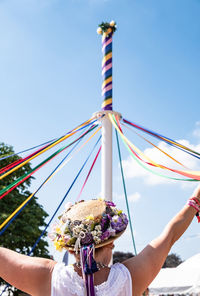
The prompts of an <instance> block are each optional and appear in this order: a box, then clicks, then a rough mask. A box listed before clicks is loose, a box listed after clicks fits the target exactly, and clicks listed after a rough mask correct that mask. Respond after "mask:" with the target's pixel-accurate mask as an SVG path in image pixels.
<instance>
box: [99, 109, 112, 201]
mask: <svg viewBox="0 0 200 296" xmlns="http://www.w3.org/2000/svg"><path fill="white" fill-rule="evenodd" d="M101 191H102V192H101V193H102V198H104V199H105V200H110V201H112V123H111V122H110V120H109V118H108V114H107V113H106V114H105V116H104V117H103V118H102V152H101Z"/></svg>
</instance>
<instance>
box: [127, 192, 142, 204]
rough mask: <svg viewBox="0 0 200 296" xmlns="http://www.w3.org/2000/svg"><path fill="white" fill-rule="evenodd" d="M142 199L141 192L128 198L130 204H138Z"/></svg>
mask: <svg viewBox="0 0 200 296" xmlns="http://www.w3.org/2000/svg"><path fill="white" fill-rule="evenodd" d="M140 198H141V194H140V193H139V192H135V193H133V194H131V195H129V196H128V200H129V201H130V202H137V201H138V200H139V199H140Z"/></svg>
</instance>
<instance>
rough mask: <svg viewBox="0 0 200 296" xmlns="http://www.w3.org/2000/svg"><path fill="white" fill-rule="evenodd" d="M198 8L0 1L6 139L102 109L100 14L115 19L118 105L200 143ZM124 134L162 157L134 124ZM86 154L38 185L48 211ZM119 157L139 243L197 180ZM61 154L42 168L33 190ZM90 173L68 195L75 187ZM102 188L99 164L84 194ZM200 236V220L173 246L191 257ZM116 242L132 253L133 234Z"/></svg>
mask: <svg viewBox="0 0 200 296" xmlns="http://www.w3.org/2000/svg"><path fill="white" fill-rule="evenodd" d="M199 14H200V1H197V0H196V1H195V0H191V1H186V0H181V1H180V0H179V1H178V0H176V1H174V0H173V1H172V0H168V1H152V0H149V1H139V0H136V1H130V0H123V1H119V0H115V1H114V0H105V1H103V0H72V1H68V0H66V1H64V0H57V1H56V0H48V1H47V0H18V1H14V0H1V1H0V38H1V42H0V81H1V87H0V103H1V126H0V135H1V137H0V140H1V141H3V142H5V143H7V144H11V145H13V146H14V148H15V150H16V151H19V150H22V149H24V148H28V147H31V146H33V145H35V144H39V143H42V142H44V141H46V140H49V139H52V138H54V137H57V136H60V135H62V134H63V133H65V132H67V131H69V130H70V129H72V128H73V127H75V126H77V125H78V124H79V123H81V122H83V121H84V120H86V119H88V118H89V117H90V116H91V115H92V114H93V113H94V112H96V111H99V110H100V108H101V107H100V106H101V101H102V98H101V81H102V79H101V58H102V55H101V38H100V36H98V35H97V34H96V29H97V26H98V24H99V23H101V22H102V21H111V20H115V21H116V22H117V26H118V30H117V32H116V34H115V35H114V41H113V71H114V72H113V81H114V82H113V108H114V110H116V111H119V112H121V113H122V115H123V117H124V118H126V119H129V120H132V121H134V122H137V123H139V124H141V125H143V126H146V127H147V128H149V129H152V130H155V131H157V132H159V133H162V134H164V135H166V136H169V137H171V138H173V139H175V140H180V141H183V143H185V144H187V145H189V146H191V147H193V148H195V149H196V150H198V151H200V144H199V143H200V122H199V105H200V104H199V93H200V85H199V76H200V41H199V33H200V20H199ZM127 135H128V137H129V138H130V139H131V140H132V141H133V142H134V143H135V144H136V145H138V146H139V147H140V149H141V150H143V151H145V153H147V154H148V155H151V156H152V157H155V158H154V159H155V160H160V161H161V158H160V155H158V154H157V153H155V151H154V150H152V149H151V148H150V147H149V146H147V145H146V144H144V143H143V142H141V141H140V140H138V138H137V136H135V135H134V134H131V133H130V132H128V131H127ZM115 143H116V142H115V139H114V164H113V168H114V174H113V187H114V190H113V191H114V193H113V196H114V199H115V201H117V200H118V203H119V206H120V207H122V208H123V209H124V210H125V202H124V199H123V197H122V196H123V189H122V186H121V182H120V172H119V167H118V159H117V155H116V147H115V146H116V145H115ZM155 143H156V144H158V145H161V144H160V143H159V142H155ZM164 148H165V149H169V152H171V153H172V154H173V155H176V157H178V158H180V159H181V160H182V161H183V162H184V163H186V164H187V165H188V166H189V167H191V168H192V169H193V168H195V169H200V165H199V163H198V162H197V161H196V160H192V159H188V157H186V156H183V155H182V154H180V153H178V154H177V151H174V150H172V149H170V148H168V147H165V146H164ZM86 150H87V149H86ZM87 153H88V150H87V151H85V152H83V155H81V154H80V155H78V156H77V157H75V158H74V162H73V163H71V162H70V163H69V165H67V166H66V167H65V168H64V169H63V170H62V171H61V172H59V173H58V174H57V176H56V177H55V179H54V180H52V181H51V182H49V184H48V185H46V187H44V189H43V190H41V192H40V193H38V195H37V196H38V198H39V202H40V203H41V204H42V205H43V206H44V208H45V210H46V211H47V212H48V213H49V214H50V215H52V213H53V211H54V209H55V207H56V206H57V204H58V203H59V201H60V200H61V198H62V197H63V195H64V193H65V192H66V190H67V188H68V187H69V185H70V184H71V182H72V180H73V177H75V175H76V173H77V170H78V168H79V167H80V163H82V161H83V159H84V157H86V156H87ZM122 155H123V160H124V165H125V172H126V174H125V175H126V183H127V191H128V195H129V200H130V208H131V213H132V216H133V224H134V225H133V226H134V231H135V240H136V246H137V249H138V251H140V250H141V249H142V248H143V247H144V246H145V245H146V244H147V243H148V242H149V241H150V240H151V239H153V238H154V237H155V236H157V235H158V234H159V233H160V231H161V230H162V229H163V227H164V226H165V224H166V223H167V222H168V220H169V219H170V218H171V217H172V216H173V215H174V214H175V213H176V212H177V211H178V210H179V209H180V208H181V206H183V205H184V203H185V202H186V200H187V198H188V197H189V196H190V194H191V191H192V190H193V187H192V186H191V185H188V184H183V183H181V182H174V181H170V182H164V181H162V180H161V179H158V178H155V177H152V176H150V175H149V174H146V173H144V172H141V170H140V169H138V168H137V166H136V165H135V164H132V161H131V159H130V158H129V155H128V153H127V151H126V150H125V149H123V148H122ZM163 161H164V160H163ZM57 162H58V160H57V161H53V163H52V164H51V165H49V166H48V167H47V168H45V169H43V170H41V172H40V173H37V175H36V177H37V178H36V180H34V182H33V184H32V189H33V190H34V189H35V188H37V186H38V185H39V184H40V182H41V180H43V178H45V177H46V176H47V175H48V174H49V173H50V171H51V170H52V169H53V167H54V166H55V165H56V164H57ZM166 163H167V162H166ZM33 164H34V163H33ZM86 172H87V169H86V171H85V172H84V174H83V176H82V177H81V179H80V182H79V183H78V185H77V187H76V188H75V189H73V190H72V192H71V194H70V196H69V199H70V200H73V198H74V196H76V195H77V194H78V192H79V189H80V186H81V185H82V183H81V182H83V180H84V176H86ZM100 191H101V189H100V163H99V162H98V163H97V166H96V167H95V169H94V174H93V175H92V177H91V179H90V181H89V182H88V185H87V187H86V189H85V191H84V192H83V198H88V197H94V196H96V195H98V194H99V193H100ZM199 239H200V231H199V226H198V225H197V222H196V221H194V222H193V223H192V225H191V227H190V229H189V230H188V231H187V232H186V234H185V235H184V236H183V238H182V239H181V240H180V241H179V242H178V243H177V244H176V245H175V246H174V248H173V249H172V251H173V252H176V253H177V254H179V255H180V256H181V257H182V258H183V259H186V258H188V257H190V256H192V255H194V254H196V253H197V252H199V248H198V245H199ZM116 249H118V250H119V249H121V250H125V251H133V249H132V245H131V239H130V235H129V232H127V234H126V235H124V238H122V239H120V240H119V242H117V243H116Z"/></svg>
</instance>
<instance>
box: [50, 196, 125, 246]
mask: <svg viewBox="0 0 200 296" xmlns="http://www.w3.org/2000/svg"><path fill="white" fill-rule="evenodd" d="M100 200H101V199H100ZM101 201H102V202H104V203H105V211H104V212H103V213H102V215H101V216H97V217H94V216H93V214H91V215H88V216H86V217H85V218H84V219H82V220H72V219H70V218H69V217H68V213H69V211H70V210H71V209H72V208H73V206H72V205H71V204H68V206H67V209H66V210H65V212H64V213H63V214H62V215H61V216H60V217H59V222H56V223H55V224H54V225H53V226H52V232H51V233H50V234H49V237H50V239H51V240H52V241H54V245H55V247H56V249H57V250H62V249H63V248H74V250H76V251H78V250H79V249H80V248H81V246H84V245H90V244H94V245H99V244H101V243H103V242H104V241H106V240H108V239H110V238H114V237H116V236H117V234H119V233H120V232H122V231H123V230H125V229H126V226H127V224H128V219H127V217H126V215H125V214H124V213H122V211H121V210H118V209H117V208H116V205H115V204H114V203H113V202H111V201H103V200H101ZM81 202H84V201H80V202H79V203H81ZM79 203H76V204H75V205H77V204H79Z"/></svg>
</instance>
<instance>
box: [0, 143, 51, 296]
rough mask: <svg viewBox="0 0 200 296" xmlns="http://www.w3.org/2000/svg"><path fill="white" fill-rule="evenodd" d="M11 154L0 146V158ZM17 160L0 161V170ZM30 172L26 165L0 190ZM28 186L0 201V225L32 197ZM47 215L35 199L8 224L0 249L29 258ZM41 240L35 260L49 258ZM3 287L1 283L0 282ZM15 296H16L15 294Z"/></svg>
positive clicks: (0, 182)
mask: <svg viewBox="0 0 200 296" xmlns="http://www.w3.org/2000/svg"><path fill="white" fill-rule="evenodd" d="M11 154H14V150H13V148H12V146H9V145H5V144H4V143H0V158H1V157H4V156H7V155H11ZM18 159H20V157H19V156H18V155H13V156H11V157H9V158H7V159H3V160H0V168H2V167H5V166H7V165H8V164H9V163H12V162H14V161H16V160H18ZM30 169H31V166H30V164H29V163H27V164H25V165H24V166H23V167H21V168H19V169H18V170H16V171H15V172H13V173H11V174H10V175H8V176H7V177H5V178H4V179H2V180H0V190H2V189H3V188H5V187H6V186H8V185H9V184H10V183H12V182H14V181H15V180H16V179H17V178H19V177H21V176H22V175H23V174H25V173H26V172H28V171H29V170H30ZM30 184H31V178H29V179H27V180H26V181H25V182H24V183H22V184H20V185H19V186H18V187H17V188H15V189H14V190H13V191H12V192H10V193H9V194H8V195H6V196H5V197H3V198H2V199H1V200H0V224H1V223H2V222H3V221H4V220H5V219H6V218H7V217H9V216H10V214H11V213H12V212H13V211H14V210H15V209H16V208H17V207H18V206H19V205H20V204H21V203H22V202H23V201H24V200H25V199H27V197H28V196H29V195H30V194H31V192H30V191H29V190H28V189H29V187H30ZM47 216H48V214H47V213H46V212H45V211H44V209H43V208H42V206H41V205H39V204H38V202H37V197H34V198H33V199H31V201H30V202H29V204H28V205H27V206H26V207H25V208H24V209H23V211H22V212H21V213H20V214H19V215H18V217H17V218H16V219H15V220H14V221H13V222H12V223H11V224H10V226H9V227H8V228H7V229H6V231H5V232H4V233H3V234H2V235H1V236H0V246H2V247H6V248H9V249H12V250H15V251H17V252H20V253H22V254H28V253H29V252H30V250H31V248H32V246H33V244H34V243H35V241H36V240H37V238H38V237H39V236H40V234H41V232H42V230H43V228H44V227H45V226H46V223H45V218H46V217H47ZM45 236H46V233H45V235H44V237H43V238H42V239H41V240H40V241H39V243H38V245H37V247H36V248H35V250H34V251H33V255H34V256H39V257H46V258H48V257H49V252H48V249H47V247H48V243H47V242H46V240H45ZM0 284H2V282H0ZM15 295H18V294H15Z"/></svg>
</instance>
